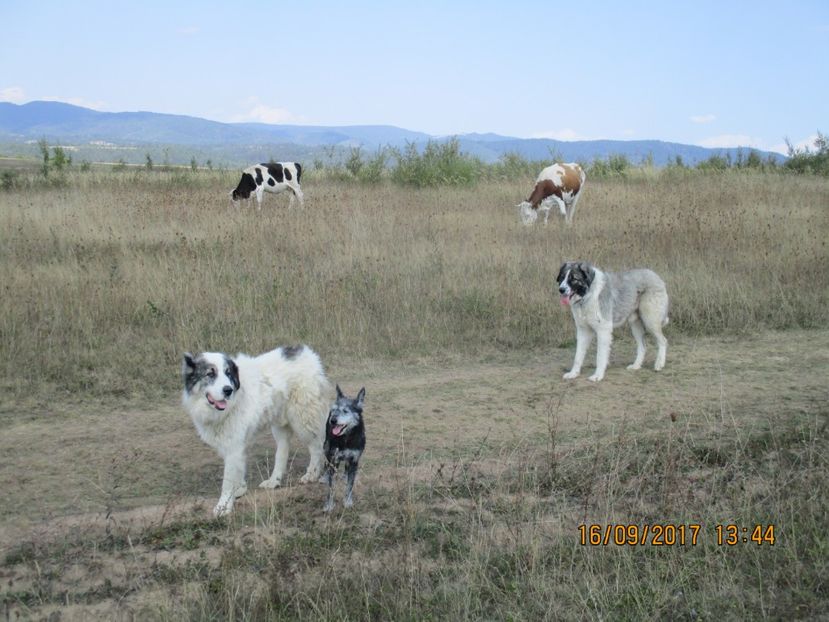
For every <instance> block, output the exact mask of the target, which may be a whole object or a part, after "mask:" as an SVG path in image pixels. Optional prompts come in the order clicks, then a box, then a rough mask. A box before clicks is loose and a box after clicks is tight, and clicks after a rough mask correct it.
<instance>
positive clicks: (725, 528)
mask: <svg viewBox="0 0 829 622" xmlns="http://www.w3.org/2000/svg"><path fill="white" fill-rule="evenodd" d="M704 533H705V530H704V529H703V526H702V525H701V524H699V523H690V524H687V525H685V524H677V525H674V524H659V523H657V524H648V523H646V524H644V525H635V524H621V523H620V524H613V523H609V524H606V525H601V524H592V525H579V542H580V544H582V545H584V546H588V545H589V546H609V545H615V546H696V545H697V544H698V542H699V541H700V534H704ZM708 533H709V534H710V531H709V532H708ZM714 534H715V535H716V541H717V545H719V546H733V545H735V544H741V543H749V542H753V543H755V544H770V545H774V543H775V539H776V536H775V526H774V525H752V526H750V527H741V526H739V525H735V524H728V525H715V526H714Z"/></svg>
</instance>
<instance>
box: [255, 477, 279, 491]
mask: <svg viewBox="0 0 829 622" xmlns="http://www.w3.org/2000/svg"><path fill="white" fill-rule="evenodd" d="M281 485H282V480H281V479H278V478H277V479H274V478H273V477H271V478H268V479H266V480H265V481H263V482H262V483H261V484H259V488H270V489H274V488H278V487H279V486H281Z"/></svg>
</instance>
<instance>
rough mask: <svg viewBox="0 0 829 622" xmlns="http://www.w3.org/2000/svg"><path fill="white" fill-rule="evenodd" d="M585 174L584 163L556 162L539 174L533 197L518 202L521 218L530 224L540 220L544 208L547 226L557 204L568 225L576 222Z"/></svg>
mask: <svg viewBox="0 0 829 622" xmlns="http://www.w3.org/2000/svg"><path fill="white" fill-rule="evenodd" d="M585 177H586V176H585V174H584V171H583V170H582V168H581V166H579V165H578V164H576V163H574V162H571V163H569V164H553V165H552V166H548V167H547V168H545V169H544V170H543V171H541V173H540V174H539V175H538V179H537V180H536V181H535V188H533V191H532V194H531V195H530V198H529V199H527V200H526V201H523V202H522V203H520V204H519V205H518V209H519V213H520V214H521V220H522V221H523V222H524V224H525V225H530V224H532V223H534V222H535V221H536V220H537V219H538V212H540V211H544V224H545V225H546V224H547V218H548V217H549V216H550V208H551V207H552V206H553V204H555V205H557V206H558V208H559V209H560V210H561V215H562V216H564V219H565V221H566V222H567V224H568V225H570V224H573V216H575V214H576V203H577V202H578V200H579V196H581V194H580V193H581V188H582V186H584V180H585Z"/></svg>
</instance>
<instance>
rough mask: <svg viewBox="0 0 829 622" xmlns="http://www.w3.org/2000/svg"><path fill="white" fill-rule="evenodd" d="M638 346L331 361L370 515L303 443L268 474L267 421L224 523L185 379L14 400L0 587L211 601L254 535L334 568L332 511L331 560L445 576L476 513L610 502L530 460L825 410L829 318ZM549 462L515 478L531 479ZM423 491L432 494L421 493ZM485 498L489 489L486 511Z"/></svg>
mask: <svg viewBox="0 0 829 622" xmlns="http://www.w3.org/2000/svg"><path fill="white" fill-rule="evenodd" d="M632 353H633V344H632V343H631V342H630V340H629V339H628V338H627V337H623V338H620V339H618V340H617V342H616V343H615V347H614V349H613V354H612V359H611V367H610V368H609V371H608V374H607V376H606V378H605V380H604V381H602V382H601V383H599V384H593V383H590V382H588V381H587V380H586V375H589V374H585V377H583V378H579V379H578V380H576V381H573V382H564V381H563V380H562V379H561V374H562V373H563V372H564V371H565V370H566V369H567V367H568V366H569V364H570V362H571V357H572V354H573V352H572V349H570V348H562V349H558V350H553V351H550V352H544V353H542V352H529V353H516V352H507V353H503V352H495V351H493V352H491V353H489V354H484V355H480V356H477V357H475V358H474V359H469V358H464V357H461V356H460V355H449V356H443V357H437V356H436V357H433V358H429V359H415V360H410V361H391V362H389V361H367V362H364V363H362V364H358V365H356V366H355V365H353V364H350V365H348V366H346V365H343V364H342V363H340V362H334V363H333V364H332V365H330V369H329V372H330V374H331V376H332V378H333V379H335V380H336V381H338V382H339V383H340V384H341V385H342V386H344V387H347V388H348V389H349V390H356V389H357V388H359V386H363V385H364V386H366V387H367V410H366V421H367V427H368V438H369V445H368V449H367V452H366V456H365V461H364V463H363V467H362V471H361V474H360V479H359V482H358V487H357V490H356V492H357V495H358V500H357V508H356V512H354V513H353V514H351V515H349V514H347V513H346V514H342V513H339V512H335V516H333V517H331V518H326V517H324V515H323V514H322V512H321V508H322V501H323V496H324V490H323V488H322V485H310V486H299V485H298V484H297V483H296V480H297V479H298V477H299V475H300V474H301V473H302V472H303V469H304V462H305V461H306V460H307V456H306V455H304V453H302V452H300V453H297V454H296V455H295V456H294V463H293V464H292V465H291V468H290V473H291V475H292V477H293V481H291V482H290V483H289V486H288V487H286V488H284V489H281V490H277V491H273V492H270V491H269V492H265V491H258V490H255V488H254V487H255V485H256V484H257V483H258V480H259V479H260V478H264V477H266V474H267V472H268V470H269V468H270V466H271V464H270V461H271V460H272V447H271V439H270V437H269V435H268V434H267V433H266V432H263V433H262V434H261V436H260V437H259V438H258V440H257V442H256V445H255V447H254V448H253V451H252V452H251V456H250V460H249V475H248V478H249V485H252V486H251V489H252V492H251V493H249V494H248V495H246V496H245V497H244V498H243V499H241V500H240V501H241V503H240V504H239V506H238V516H239V517H246V518H244V519H242V518H238V519H236V518H234V519H232V520H231V521H230V522H222V521H214V520H212V519H211V518H210V508H211V507H212V505H213V502H214V501H215V497H216V495H217V494H218V490H219V485H220V482H219V478H220V476H221V461H220V459H219V458H218V457H217V456H216V455H215V454H214V453H213V452H212V451H211V450H210V449H209V448H208V447H206V446H204V445H203V444H202V443H201V442H200V441H199V439H198V438H197V436H196V434H195V431H194V430H193V428H192V425H191V423H190V421H189V420H188V419H187V417H186V415H185V414H184V413H183V412H182V411H181V409H180V407H179V406H178V403H177V400H178V396H177V395H166V396H163V399H162V400H142V402H141V403H135V402H130V403H125V404H118V403H117V402H116V401H114V400H107V401H105V402H103V401H94V400H91V401H90V402H88V403H87V402H80V401H75V402H61V403H56V404H54V405H51V407H50V408H45V409H39V410H33V411H29V412H20V411H18V412H15V413H6V414H4V415H3V416H2V418H0V420H2V435H0V487H2V491H3V492H2V495H3V503H2V508H0V513H1V514H0V516H1V517H2V525H1V526H0V554H2V555H3V557H4V558H5V562H4V565H3V566H2V568H0V572H2V576H1V577H0V578H2V582H3V585H4V587H3V588H2V591H0V594H2V597H3V599H4V602H5V603H6V610H7V611H9V612H11V611H20V612H24V613H25V614H26V615H33V614H35V613H36V614H38V615H44V616H45V615H49V613H50V612H55V611H58V612H60V613H61V615H62V616H63V617H62V618H61V619H64V620H67V619H69V620H71V619H83V618H85V617H89V616H92V617H106V618H117V617H118V616H123V617H125V618H126V617H129V616H130V615H135V614H136V613H137V612H138V613H141V614H142V615H150V616H153V615H156V614H158V615H160V614H159V612H163V611H167V612H170V611H177V609H176V607H177V604H176V603H177V602H178V600H177V599H178V598H179V597H183V596H182V595H183V594H189V595H190V596H188V598H191V599H195V601H199V600H200V599H206V598H209V594H208V593H206V592H204V590H208V591H209V589H210V585H211V584H210V581H211V577H215V576H216V573H220V574H221V576H222V577H223V578H222V581H225V583H223V586H224V587H223V588H222V589H225V588H227V584H226V582H227V581H229V580H230V579H228V577H229V576H230V575H228V574H227V572H226V570H227V564H228V563H230V562H228V560H233V559H235V558H234V557H233V556H234V555H236V554H240V555H241V553H238V552H239V551H246V553H245V555H247V557H244V556H243V558H244V559H245V560H247V561H246V562H245V564H248V563H252V562H249V560H250V559H251V557H250V556H251V555H253V557H254V558H256V559H258V557H257V556H258V555H260V554H261V555H264V554H265V553H264V551H267V550H271V549H273V550H282V549H281V548H280V547H282V548H284V547H285V546H287V545H286V544H285V543H286V542H290V543H292V544H291V547H293V548H290V551H289V552H283V553H281V555H286V556H287V557H286V558H285V559H286V561H285V563H287V564H288V566H289V567H294V568H295V569H296V571H295V572H296V577H297V578H296V580H297V581H299V580H300V577H303V578H302V581H306V582H308V581H311V582H312V583H313V581H316V580H317V579H318V580H320V581H322V580H323V578H322V577H323V575H324V572H323V571H322V570H320V568H319V567H317V566H315V565H314V564H316V563H317V561H318V560H319V559H320V558H319V557H315V556H319V555H323V553H321V552H318V551H317V549H316V548H315V547H317V546H321V545H320V544H319V542H318V541H317V540H316V536H315V535H314V534H315V532H316V531H317V530H319V529H320V528H323V527H324V529H325V530H327V533H334V532H332V531H331V530H335V531H336V529H339V531H336V533H337V534H340V535H338V536H337V537H341V538H345V540H344V541H343V543H342V544H341V545H336V546H334V544H336V543H334V544H331V543H329V545H330V546H332V547H334V548H333V549H332V550H333V552H332V553H330V554H331V560H333V561H331V563H332V564H334V563H339V562H337V560H339V561H340V562H342V560H343V559H346V558H347V559H351V558H350V557H349V556H352V557H353V556H357V558H359V560H362V561H360V562H359V563H364V564H365V568H366V569H367V572H375V571H376V572H378V573H379V572H382V567H383V564H384V563H385V562H384V561H383V560H384V559H386V558H387V557H399V556H400V555H403V556H404V557H405V556H406V555H408V556H412V555H414V558H413V559H414V561H412V562H411V563H412V564H416V565H417V568H418V571H417V572H419V573H420V572H422V573H426V574H428V573H429V572H434V569H433V570H432V571H430V570H429V568H428V567H429V563H430V562H429V560H430V559H436V558H441V559H442V558H443V556H446V555H449V556H450V558H451V556H452V555H454V554H455V553H453V552H452V551H453V550H454V549H453V547H456V546H460V544H458V543H459V542H460V539H459V538H460V536H458V533H456V530H455V527H453V525H455V524H456V523H457V521H463V520H466V519H465V518H463V517H468V516H478V518H477V519H476V520H478V521H482V522H492V523H493V526H492V527H491V528H490V529H489V530H488V532H487V537H488V538H491V541H492V543H493V546H496V545H498V544H499V543H508V542H513V541H514V542H517V543H519V544H520V545H521V546H525V545H527V546H529V545H530V544H528V543H531V541H532V542H534V543H535V544H532V546H533V547H535V546H538V543H539V542H542V543H543V542H553V541H555V540H556V539H557V538H561V537H563V536H562V534H563V533H565V532H567V534H568V535H567V537H569V538H573V537H574V536H573V534H572V533H569V532H571V531H572V525H573V523H574V522H575V521H577V520H578V516H579V514H582V519H583V517H584V515H585V513H586V512H587V513H595V512H596V511H597V510H596V508H595V507H594V508H593V509H589V507H588V506H589V504H588V502H587V501H583V502H580V504H581V505H580V504H579V503H575V504H574V503H571V502H570V501H568V500H567V499H566V498H563V497H560V496H558V495H559V492H560V491H556V490H555V486H553V488H552V489H549V488H543V487H544V486H546V484H543V483H541V484H538V485H536V484H533V485H534V486H536V488H534V489H533V490H534V491H535V492H533V493H532V494H527V493H526V491H522V490H518V491H517V492H516V491H515V490H514V487H515V485H514V484H511V483H509V481H512V480H511V479H510V478H513V475H514V473H513V472H514V471H516V469H517V470H518V471H521V469H524V467H525V466H526V464H525V463H526V462H528V461H531V460H534V459H535V458H536V457H537V454H538V452H540V451H543V450H544V448H545V447H546V446H549V445H550V444H551V443H552V444H554V445H555V447H554V448H553V451H554V452H555V459H556V460H557V463H558V465H559V467H558V468H560V469H563V470H566V469H571V470H573V471H578V470H579V468H581V467H577V466H574V465H568V464H567V462H568V460H570V459H571V457H572V456H574V455H575V453H574V452H578V451H579V450H578V448H579V447H585V446H589V445H591V444H593V443H600V442H605V441H606V440H607V439H612V438H614V437H620V438H621V437H622V436H625V435H628V434H630V435H632V438H635V439H637V440H636V441H635V442H642V443H646V442H647V439H648V438H650V437H665V435H666V434H671V435H672V434H677V435H686V436H692V435H694V434H696V433H699V434H706V433H709V432H712V431H716V430H718V429H721V428H722V427H723V426H724V425H725V426H728V427H729V428H730V429H735V428H737V429H739V428H741V427H742V428H745V429H751V428H752V427H755V426H756V427H757V428H765V427H771V428H774V426H775V425H776V422H780V423H781V424H782V423H784V422H785V421H787V420H789V419H790V418H792V417H793V416H795V415H798V414H804V413H806V414H808V413H815V412H818V411H819V409H820V408H821V406H820V405H821V404H824V403H825V402H826V398H827V386H826V382H825V378H826V371H827V370H829V331H786V332H766V333H762V334H758V335H755V336H751V337H742V338H736V337H701V338H678V337H674V338H673V339H672V340H671V343H670V349H669V356H668V366H667V368H666V369H665V370H664V371H663V372H661V373H655V372H653V371H652V370H651V369H643V370H641V371H639V372H630V371H627V370H626V369H625V368H624V367H625V365H626V364H627V363H628V359H630V358H631V356H632ZM649 360H650V359H649ZM596 455H597V456H598V457H600V456H599V454H598V453H597V454H596ZM472 462H474V468H473V469H471V470H470V468H469V464H470V463H472ZM516 465H518V466H516ZM588 466H589V465H585V468H587V467H588ZM510 469H512V471H511V470H510ZM704 471H705V469H703V470H702V471H700V473H699V476H700V479H701V480H704V478H705V472H704ZM516 472H517V471H516ZM534 473H535V472H534V471H529V470H527V471H521V472H520V473H519V476H516V477H520V478H523V479H522V480H521V481H524V480H526V479H527V478H531V477H534ZM642 477H644V476H642ZM493 482H495V483H493ZM669 484H670V482H669V483H668V485H669ZM761 484H763V482H762V481H755V482H754V487H755V489H756V490H754V493H756V494H763V485H761ZM498 486H504V488H503V489H501V488H498V490H496V488H497V487H498ZM538 486H541V488H539V487H538ZM765 486H766V487H767V488H768V487H770V486H772V484H771V483H768V482H767V483H766V484H765ZM424 487H425V489H428V492H427V493H423V494H421V496H417V495H415V496H414V497H413V496H412V494H413V493H412V491H413V490H415V489H417V490H422V489H424ZM511 487H512V488H511ZM542 488H543V489H544V490H545V491H546V492H545V494H549V495H550V499H558V501H556V502H555V503H556V505H558V506H559V509H558V510H557V512H556V514H555V515H552V516H549V515H547V516H545V518H544V520H543V521H536V520H535V519H533V521H534V525H535V527H534V531H533V532H532V535H531V536H530V535H526V534H525V535H524V536H521V537H519V536H518V535H517V534H516V533H514V532H513V529H512V528H511V527H510V523H509V522H507V523H500V522H498V516H499V512H501V511H502V510H501V509H499V508H504V507H511V508H523V509H522V510H520V512H521V513H524V512H526V513H527V514H528V515H530V514H531V513H532V512H533V511H535V509H534V508H539V507H542V506H543V505H544V504H547V503H548V502H546V501H544V500H543V498H542V497H538V496H537V491H538V490H541V489H542ZM340 494H341V493H340ZM418 494H420V493H418ZM567 494H572V492H570V493H567ZM590 494H592V495H593V496H596V495H597V494H598V493H597V492H595V491H594V492H592V493H590ZM423 495H425V496H423ZM688 495H690V496H687V499H690V500H691V501H692V502H694V503H708V502H709V501H710V499H711V498H712V496H713V497H716V495H715V494H714V495H712V491H711V490H706V489H700V490H693V491H690V492H689V493H688ZM415 497H416V499H417V502H416V503H413V502H412V501H411V499H412V498H415ZM480 498H486V499H487V503H486V507H484V506H483V505H482V504H481V502H480ZM476 499H477V500H476ZM706 499H708V500H709V501H706ZM424 503H425V506H424ZM627 503H629V505H628V506H627V507H639V506H641V505H642V504H645V505H648V504H650V503H651V502H650V501H648V500H646V499H632V500H630V501H629V502H627ZM539 504H541V505H539ZM637 504H638V505H637ZM642 507H644V506H642ZM424 508H426V509H424ZM620 508H622V506H621V505H620V504H617V505H616V509H615V510H614V511H621V510H620ZM513 511H514V510H513ZM424 512H426V514H424ZM424 516H426V517H427V518H424ZM407 517H408V518H407ZM237 520H238V521H241V522H234V521H237ZM343 521H345V523H343ZM400 521H403V522H404V523H405V522H406V521H414V522H413V523H412V525H413V526H411V527H410V528H411V530H412V531H411V533H415V534H420V536H418V537H421V536H422V538H423V540H422V541H420V542H419V544H417V543H416V544H415V545H413V547H414V548H411V547H410V548H408V549H406V552H401V551H400V550H398V549H397V548H396V547H399V546H400V543H399V542H393V541H390V542H386V541H385V540H383V538H386V537H387V536H384V535H383V534H385V533H386V532H387V531H388V530H389V529H390V528H391V527H392V526H394V525H399V524H400ZM418 521H419V522H418ZM338 524H339V525H340V527H336V529H335V526H336V525H338ZM326 525H327V527H325V526H326ZM349 529H357V530H359V532H360V533H361V534H362V536H363V537H365V538H368V542H370V543H373V544H372V545H371V546H375V545H376V546H381V548H382V553H381V552H377V555H379V557H378V556H375V555H373V554H372V553H371V551H370V550H368V549H366V550H363V549H360V547H359V546H358V547H356V548H350V545H349V542H350V541H349V540H347V538H348V537H350V536H347V535H344V534H347V533H348V532H349ZM304 538H307V540H305V539H304ZM539 539H540V540H539ZM378 543H379V544H378ZM521 543H523V544H521ZM329 545H326V546H329ZM363 546H369V545H363ZM424 547H425V548H424ZM372 550H373V549H372ZM464 550H465V549H464ZM234 551H236V553H234ZM315 551H317V552H315ZM325 551H328V549H325ZM325 554H326V555H327V554H328V553H325ZM477 554H480V552H478V553H477ZM488 554H489V553H488ZM308 556H310V557H308ZM343 556H345V557H343ZM436 556H437V557H436ZM357 558H355V559H357ZM315 560H316V561H315ZM359 560H358V561H359ZM346 561H347V560H346ZM352 561H353V560H352ZM257 563H258V562H257ZM343 563H345V562H343ZM355 563H357V562H355ZM291 565H293V566H291ZM358 565H359V564H358ZM254 566H255V563H254ZM312 566H313V571H311V570H309V568H311V567H312ZM375 566H376V567H377V568H374V567H375ZM244 567H245V568H247V570H246V571H245V572H243V573H242V575H240V576H239V577H237V578H238V580H239V581H240V582H242V583H244V582H245V581H247V583H246V585H247V586H248V589H249V590H252V589H253V588H251V587H250V586H251V585H253V583H251V581H254V579H256V577H255V573H254V574H251V571H250V567H248V566H244ZM372 568H374V570H372ZM234 572H235V571H234ZM240 572H241V571H240ZM321 572H322V573H323V575H321V574H320V573H321ZM309 573H310V574H309ZM289 574H290V573H289ZM318 575H319V576H318ZM313 577H317V579H313ZM257 580H258V579H257ZM266 587H267V586H262V589H266ZM228 589H229V588H228ZM257 589H259V588H257ZM268 589H270V588H268ZM254 591H255V590H254ZM251 593H252V592H251ZM263 593H264V592H263ZM262 598H265V597H264V596H263V597H262ZM188 602H189V601H188ZM187 615H195V617H200V616H199V615H198V614H193V613H192V612H190V613H187ZM253 617H256V615H255V614H254V615H253Z"/></svg>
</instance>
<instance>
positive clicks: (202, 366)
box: [181, 353, 212, 393]
mask: <svg viewBox="0 0 829 622" xmlns="http://www.w3.org/2000/svg"><path fill="white" fill-rule="evenodd" d="M211 367H212V366H211V365H210V363H208V362H207V361H205V360H204V359H203V358H202V357H201V356H199V357H196V358H193V355H192V354H189V353H187V354H185V355H184V361H183V362H182V366H181V373H182V376H183V377H184V388H185V389H186V390H187V392H188V393H192V391H193V388H194V387H195V386H196V385H197V384H199V383H200V382H201V381H202V380H204V378H205V377H207V372H208V371H210V369H211Z"/></svg>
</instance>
